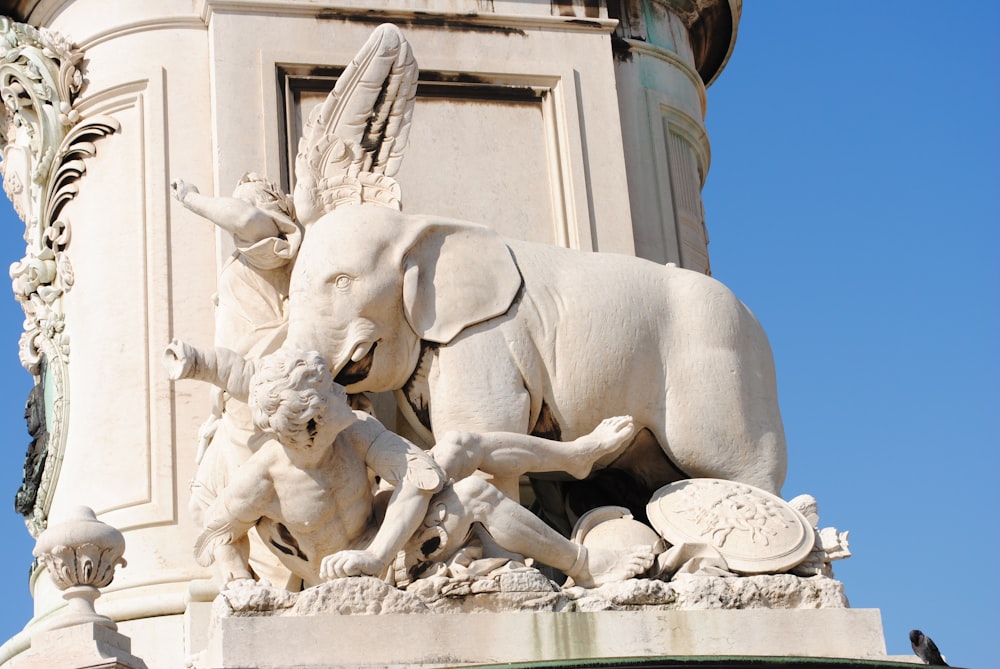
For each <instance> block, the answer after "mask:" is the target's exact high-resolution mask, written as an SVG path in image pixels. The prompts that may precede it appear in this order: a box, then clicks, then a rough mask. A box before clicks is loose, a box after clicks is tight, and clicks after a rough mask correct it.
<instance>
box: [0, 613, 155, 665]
mask: <svg viewBox="0 0 1000 669" xmlns="http://www.w3.org/2000/svg"><path fill="white" fill-rule="evenodd" d="M56 668H58V669H85V668H86V669H146V663H145V662H143V661H142V660H141V659H139V658H137V657H135V656H134V655H132V642H131V640H130V639H129V638H128V637H127V636H125V635H124V634H119V633H118V632H115V631H113V630H111V629H110V628H108V627H106V626H105V625H101V624H96V623H84V624H82V625H73V626H71V627H63V628H60V629H56V630H51V631H47V632H39V633H37V634H34V635H33V636H32V637H31V649H30V650H29V651H27V652H26V653H23V654H22V655H19V656H18V657H17V658H16V659H15V660H14V661H13V662H12V663H11V669H56Z"/></svg>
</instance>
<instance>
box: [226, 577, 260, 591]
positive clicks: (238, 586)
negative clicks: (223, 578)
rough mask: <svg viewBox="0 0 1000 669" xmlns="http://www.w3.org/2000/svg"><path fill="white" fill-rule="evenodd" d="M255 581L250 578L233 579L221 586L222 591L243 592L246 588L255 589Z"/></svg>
mask: <svg viewBox="0 0 1000 669" xmlns="http://www.w3.org/2000/svg"><path fill="white" fill-rule="evenodd" d="M256 587H257V581H255V580H254V579H252V578H234V579H233V580H231V581H229V582H227V583H226V584H225V585H224V586H222V589H223V590H245V589H247V588H256Z"/></svg>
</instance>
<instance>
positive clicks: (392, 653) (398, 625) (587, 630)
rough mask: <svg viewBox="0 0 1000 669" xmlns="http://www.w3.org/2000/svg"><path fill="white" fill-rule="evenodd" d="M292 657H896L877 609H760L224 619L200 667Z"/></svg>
mask: <svg viewBox="0 0 1000 669" xmlns="http://www.w3.org/2000/svg"><path fill="white" fill-rule="evenodd" d="M278 639H280V640H281V642H280V643H276V642H275V640H278ZM291 652H294V654H295V666H296V667H303V668H306V667H310V668H317V669H318V668H319V667H324V668H329V667H416V666H420V667H445V666H450V667H454V666H462V665H476V664H501V663H527V662H541V661H547V662H566V663H571V662H573V661H577V660H602V659H603V660H607V659H609V658H632V659H638V658H652V657H660V658H663V657H683V656H757V657H761V658H763V657H780V656H784V657H807V658H808V657H811V658H848V659H855V660H887V659H888V658H887V656H886V651H885V642H884V640H883V637H882V623H881V618H880V615H879V612H878V611H877V610H875V609H819V610H812V611H804V610H797V611H779V610H771V609H755V610H744V611H718V610H716V611H601V612H596V613H552V612H544V613H541V612H534V613H527V612H522V613H480V614H471V615H466V614H432V615H407V614H386V615H380V616H329V615H318V616H304V617H272V618H260V617H251V618H220V619H218V620H217V621H216V622H215V623H214V626H213V628H212V630H211V632H210V636H209V645H208V649H207V651H206V653H205V654H204V655H203V656H202V659H201V663H200V665H199V666H201V667H205V668H211V669H222V668H223V667H225V668H229V667H254V668H257V669H272V668H273V669H278V668H279V667H287V666H288V664H289V661H290V659H289V658H290V655H289V653H291ZM705 659H707V658H705Z"/></svg>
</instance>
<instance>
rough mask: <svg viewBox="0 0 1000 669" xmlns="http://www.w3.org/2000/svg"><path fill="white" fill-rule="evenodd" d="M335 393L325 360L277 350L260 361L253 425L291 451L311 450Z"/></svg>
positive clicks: (252, 390) (252, 404)
mask: <svg viewBox="0 0 1000 669" xmlns="http://www.w3.org/2000/svg"><path fill="white" fill-rule="evenodd" d="M336 393H337V386H336V385H335V384H334V381H333V375H332V374H331V373H330V368H329V367H328V366H327V364H326V361H325V360H324V359H323V356H321V355H320V354H319V353H317V352H316V351H308V352H298V351H297V352H290V351H285V350H283V349H278V350H277V351H275V352H274V353H272V354H270V355H268V356H266V357H264V358H261V360H260V364H259V366H258V367H257V369H256V371H255V373H254V376H253V380H252V382H251V384H250V402H249V405H250V411H251V413H252V414H253V423H254V425H256V426H257V428H258V429H260V430H262V431H264V432H267V433H269V434H272V435H274V438H275V439H277V440H278V441H279V442H281V443H282V444H283V445H285V446H287V447H289V448H308V447H309V446H310V445H311V442H312V438H313V437H314V436H315V434H316V431H317V428H318V425H320V424H321V423H322V422H323V420H324V412H325V410H326V408H327V401H328V399H327V398H328V397H329V396H330V395H332V394H336Z"/></svg>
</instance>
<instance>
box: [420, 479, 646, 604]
mask: <svg viewBox="0 0 1000 669" xmlns="http://www.w3.org/2000/svg"><path fill="white" fill-rule="evenodd" d="M435 501H440V502H443V503H444V504H445V506H446V508H447V511H448V516H447V518H446V520H445V527H446V529H447V534H448V537H449V542H451V541H454V540H456V539H457V540H459V541H461V540H464V538H465V537H466V536H467V535H468V530H469V528H470V527H471V525H472V523H474V522H479V523H482V524H483V526H484V527H485V528H486V529H487V531H489V533H490V535H491V536H492V537H493V538H494V539H495V540H496V542H497V544H499V545H500V546H502V547H503V548H505V549H506V550H509V551H513V552H515V553H519V554H521V555H524V556H525V557H530V558H533V559H535V560H538V561H539V562H544V563H545V564H548V565H551V566H553V567H555V568H556V569H559V570H561V571H563V572H565V573H566V574H567V575H569V576H571V577H573V580H574V581H575V582H576V583H577V585H582V586H584V587H595V586H597V585H601V584H603V583H610V582H612V581H624V580H626V579H629V578H632V577H633V576H636V575H638V574H641V573H643V572H644V571H646V570H647V569H649V568H650V567H651V566H652V564H653V558H654V555H653V549H652V547H651V546H630V547H626V548H622V549H615V550H611V549H595V550H593V551H588V550H587V549H586V548H584V547H583V546H581V545H579V544H575V543H573V542H572V541H570V540H569V539H566V538H565V537H563V536H562V535H560V534H559V533H558V532H556V531H555V530H553V529H552V528H551V527H549V526H548V525H546V524H545V522H544V521H542V520H541V519H540V518H538V517H537V516H535V515H534V514H533V513H531V512H530V511H528V510H527V509H525V508H524V507H523V506H521V505H520V504H518V503H517V502H514V501H513V500H511V499H510V498H509V497H506V496H505V495H504V494H503V493H501V492H500V491H499V490H497V489H496V488H495V487H494V486H492V485H490V484H489V483H487V482H486V481H484V480H483V479H481V478H479V477H476V476H472V477H469V478H466V479H463V480H461V481H459V482H457V483H455V484H454V485H453V486H450V487H449V488H446V489H445V490H444V491H442V492H441V493H440V494H439V495H438V496H437V497H435ZM459 547H460V546H459V545H449V547H448V551H446V552H445V553H446V554H447V553H448V552H453V551H454V550H457V549H458V548H459Z"/></svg>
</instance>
